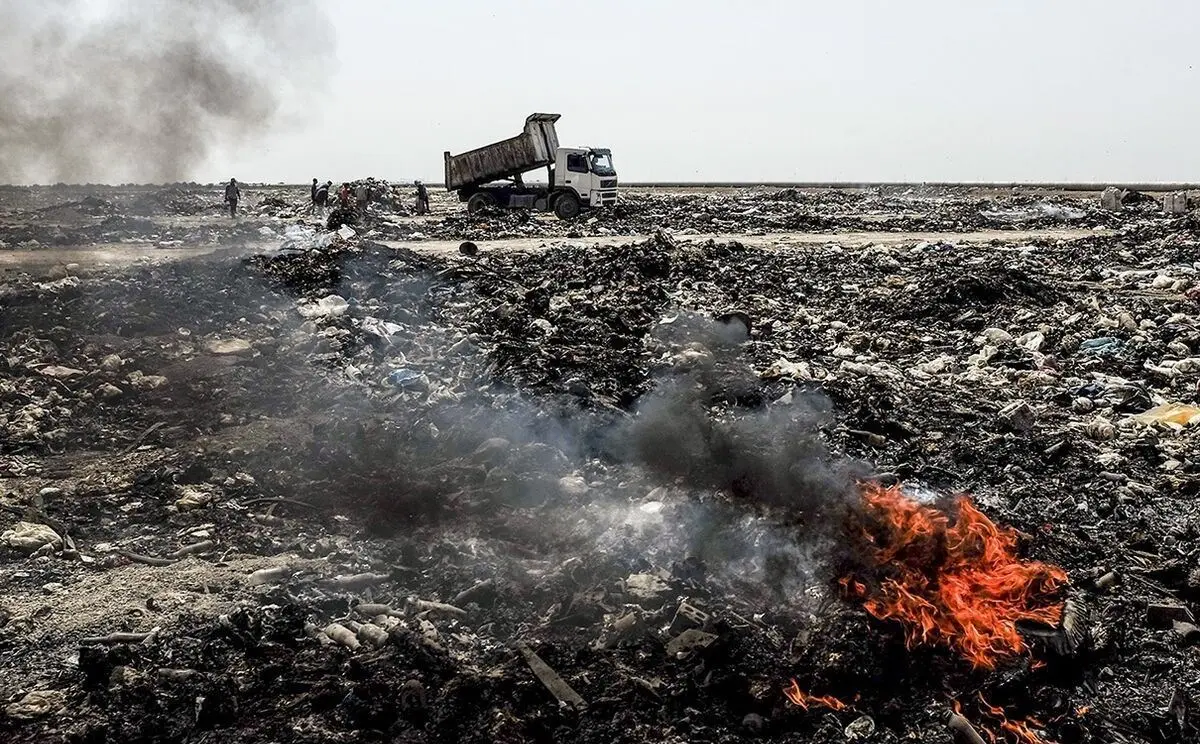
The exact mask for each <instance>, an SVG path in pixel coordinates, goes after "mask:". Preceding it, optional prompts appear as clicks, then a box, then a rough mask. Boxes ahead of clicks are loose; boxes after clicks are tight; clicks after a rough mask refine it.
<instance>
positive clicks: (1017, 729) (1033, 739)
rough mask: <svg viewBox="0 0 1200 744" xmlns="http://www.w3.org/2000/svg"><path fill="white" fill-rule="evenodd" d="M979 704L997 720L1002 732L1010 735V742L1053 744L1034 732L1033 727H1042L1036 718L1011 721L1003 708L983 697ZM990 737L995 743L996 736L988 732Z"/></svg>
mask: <svg viewBox="0 0 1200 744" xmlns="http://www.w3.org/2000/svg"><path fill="white" fill-rule="evenodd" d="M979 702H980V704H981V705H982V707H983V711H984V712H985V713H987V714H988V715H990V716H991V717H992V718H994V719H996V723H997V725H998V726H999V727H1000V730H1001V731H1003V732H1005V733H1007V734H1010V736H1009V737H1008V740H1011V741H1015V742H1017V744H1052V743H1051V742H1049V741H1047V740H1046V739H1043V738H1042V737H1041V736H1039V735H1038V734H1037V733H1036V732H1035V731H1034V730H1033V728H1032V726H1041V725H1042V723H1041V721H1039V720H1037V719H1036V718H1026V719H1025V720H1023V721H1022V720H1011V719H1009V717H1008V714H1007V713H1005V712H1004V709H1003V708H1001V707H998V706H995V705H992V704H991V703H989V702H988V701H987V700H985V699H984V697H983V695H979ZM988 737H989V738H991V739H992V740H993V741H994V740H995V739H996V737H995V735H994V734H992V733H991V732H988Z"/></svg>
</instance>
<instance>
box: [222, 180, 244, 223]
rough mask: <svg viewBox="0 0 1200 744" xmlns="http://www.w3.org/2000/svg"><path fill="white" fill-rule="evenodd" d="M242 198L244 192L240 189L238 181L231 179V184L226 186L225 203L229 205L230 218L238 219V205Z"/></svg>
mask: <svg viewBox="0 0 1200 744" xmlns="http://www.w3.org/2000/svg"><path fill="white" fill-rule="evenodd" d="M241 198H242V191H241V189H239V188H238V182H237V179H236V178H231V179H229V183H228V184H226V185H225V203H226V204H228V205H229V216H230V217H237V203H238V199H241Z"/></svg>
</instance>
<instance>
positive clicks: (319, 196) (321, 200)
mask: <svg viewBox="0 0 1200 744" xmlns="http://www.w3.org/2000/svg"><path fill="white" fill-rule="evenodd" d="M331 186H333V181H326V182H325V183H323V184H321V185H320V186H317V188H316V190H315V191H313V208H314V209H316V211H317V214H319V215H320V216H321V219H325V206H326V205H327V204H329V188H330V187H331Z"/></svg>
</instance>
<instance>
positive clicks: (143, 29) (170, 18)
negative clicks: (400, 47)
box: [0, 0, 333, 183]
mask: <svg viewBox="0 0 1200 744" xmlns="http://www.w3.org/2000/svg"><path fill="white" fill-rule="evenodd" d="M332 51H333V47H332V32H331V30H330V28H329V24H328V21H327V19H326V18H325V17H324V13H323V11H322V10H321V9H320V5H319V3H318V2H316V0H205V1H204V2H191V1H190V0H121V1H120V2H118V1H117V0H111V1H106V0H42V1H41V2H26V1H25V0H4V1H3V2H0V102H2V104H0V182H6V183H18V182H31V181H67V182H85V181H86V182H105V181H108V182H114V181H153V182H165V181H179V180H184V179H186V178H188V177H189V176H191V174H192V173H193V171H194V169H195V168H196V167H197V166H199V165H201V164H202V163H203V162H204V161H205V159H206V158H207V157H208V156H209V155H210V154H212V153H213V152H214V150H216V149H217V148H219V147H224V146H229V145H239V144H244V143H246V142H248V141H251V140H253V139H254V138H256V137H260V136H262V135H264V134H265V133H267V132H269V131H270V130H271V129H272V128H274V127H277V126H281V125H284V124H286V123H287V122H288V121H289V119H290V116H291V115H292V114H293V113H299V112H292V111H290V108H289V107H290V105H291V104H301V105H302V104H304V103H305V102H307V101H310V100H311V98H312V97H313V96H315V95H318V94H320V93H321V92H322V91H323V89H324V88H325V86H326V85H327V82H328V77H329V76H328V70H329V65H330V62H331V59H332Z"/></svg>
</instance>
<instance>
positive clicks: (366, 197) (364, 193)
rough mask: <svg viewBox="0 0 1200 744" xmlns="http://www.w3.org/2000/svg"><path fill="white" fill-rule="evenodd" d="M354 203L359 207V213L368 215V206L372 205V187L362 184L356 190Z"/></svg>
mask: <svg viewBox="0 0 1200 744" xmlns="http://www.w3.org/2000/svg"><path fill="white" fill-rule="evenodd" d="M354 203H355V204H357V205H358V211H360V212H362V213H363V214H366V213H367V206H368V205H369V204H370V203H371V186H370V185H369V184H360V185H359V187H358V188H356V189H355V190H354Z"/></svg>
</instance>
